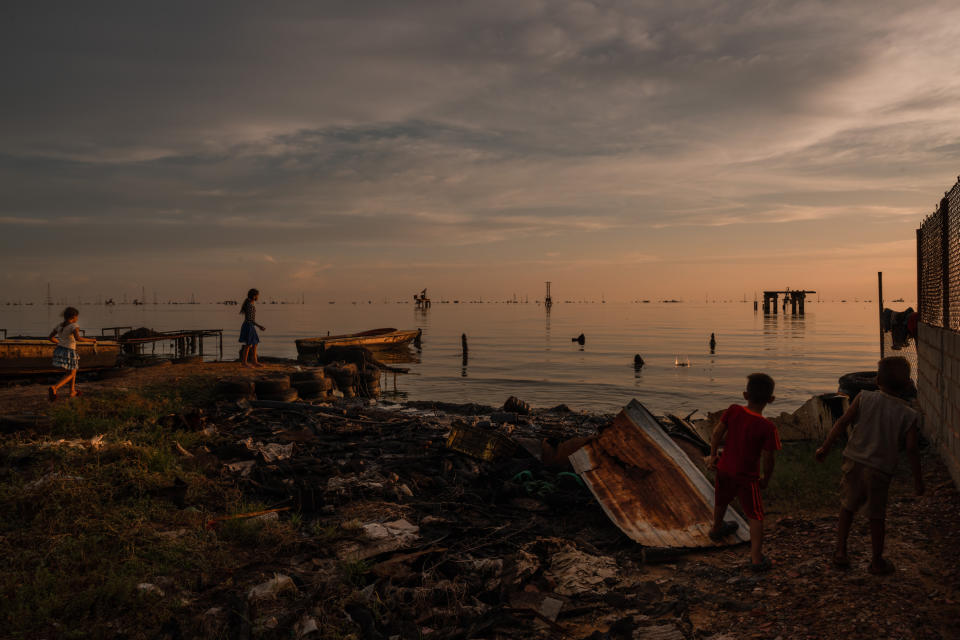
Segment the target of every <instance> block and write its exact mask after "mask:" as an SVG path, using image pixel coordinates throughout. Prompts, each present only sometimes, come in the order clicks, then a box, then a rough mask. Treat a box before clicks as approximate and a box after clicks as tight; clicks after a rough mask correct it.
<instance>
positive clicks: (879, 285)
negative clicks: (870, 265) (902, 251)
mask: <svg viewBox="0 0 960 640" xmlns="http://www.w3.org/2000/svg"><path fill="white" fill-rule="evenodd" d="M877 308H878V309H879V311H880V359H881V360H882V359H883V352H884V345H883V271H877Z"/></svg>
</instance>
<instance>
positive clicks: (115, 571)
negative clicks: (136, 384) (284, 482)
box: [0, 380, 233, 638]
mask: <svg viewBox="0 0 960 640" xmlns="http://www.w3.org/2000/svg"><path fill="white" fill-rule="evenodd" d="M209 386H210V385H208V384H204V383H202V381H200V383H198V381H195V380H190V381H185V382H183V383H181V384H179V385H159V386H155V387H150V388H145V389H142V390H137V391H130V392H127V393H123V392H120V391H111V392H105V393H103V394H98V395H96V396H91V397H83V398H80V399H77V400H74V401H71V402H70V403H64V404H62V405H58V406H55V407H52V409H51V417H52V422H53V427H52V432H51V435H52V436H54V439H56V438H65V439H77V438H79V439H90V438H92V437H94V436H98V435H104V441H105V442H106V443H107V444H106V445H104V446H103V447H100V448H96V449H95V448H70V447H62V446H61V447H57V446H42V445H41V444H38V443H34V442H26V441H21V440H17V439H16V438H9V439H7V440H6V441H4V442H3V443H2V444H0V512H2V513H3V514H4V516H3V517H2V518H0V557H3V558H4V571H3V572H2V573H0V594H3V596H2V597H0V628H3V629H4V634H3V635H4V636H5V637H14V638H33V637H45V636H46V637H53V636H56V637H80V636H85V637H89V636H99V635H104V634H106V635H113V633H111V632H108V629H110V628H115V626H114V627H111V626H112V625H114V624H115V623H114V621H116V620H117V619H119V618H120V617H124V618H125V619H126V620H127V621H129V619H130V617H131V616H133V617H134V618H136V620H137V622H138V623H140V624H142V625H143V628H157V627H159V626H160V625H161V624H162V622H163V620H165V619H166V618H168V617H169V616H170V615H171V613H172V612H173V611H174V610H175V609H176V608H177V607H178V606H180V605H179V604H177V602H178V600H176V599H173V598H165V599H158V598H155V597H151V600H150V606H149V607H143V606H141V605H142V599H143V598H144V597H146V596H144V595H143V594H141V593H140V592H139V591H138V590H137V587H136V585H137V584H139V583H142V582H151V581H154V580H160V579H162V580H164V581H166V582H167V583H168V584H169V585H170V589H172V590H177V589H178V588H179V587H183V588H188V586H189V585H190V584H191V582H192V581H194V580H195V576H196V574H197V573H199V572H203V571H209V570H213V569H215V568H216V567H218V566H221V565H223V564H227V563H229V562H230V561H231V560H232V558H231V557H230V556H231V554H229V553H225V549H224V548H223V543H222V541H221V540H218V539H217V538H216V536H213V535H211V534H209V533H207V532H205V531H204V529H203V526H202V525H203V522H202V518H201V517H200V514H199V512H197V511H196V510H189V509H183V510H181V509H178V508H177V507H176V506H175V505H174V504H173V503H172V502H171V501H170V500H168V499H165V498H164V497H163V495H164V494H163V491H162V489H163V488H164V487H169V486H171V485H172V483H173V481H174V479H175V478H179V479H181V480H182V481H184V482H186V483H187V485H188V495H189V496H193V497H200V496H202V497H203V498H204V499H209V500H212V501H214V502H217V503H221V504H224V503H226V502H228V501H229V500H231V499H232V498H233V496H232V495H229V494H227V492H226V490H225V489H223V488H220V489H219V490H218V489H217V488H216V487H214V486H212V485H211V483H210V482H209V481H208V480H207V479H206V478H205V477H204V476H202V475H200V474H198V473H196V472H193V471H189V470H185V469H183V468H182V467H181V465H180V462H179V457H178V456H177V455H176V454H175V453H174V449H173V446H172V443H173V441H174V440H178V441H179V442H181V443H184V442H186V443H191V444H192V443H196V442H198V441H199V439H200V438H201V437H203V436H202V435H201V434H199V433H198V432H195V431H187V430H185V429H183V428H182V427H181V425H180V424H178V423H177V422H175V421H170V420H169V419H168V416H170V415H175V416H176V415H178V414H179V413H181V412H185V411H188V410H189V409H190V408H191V407H192V406H193V403H195V402H197V401H202V400H203V398H204V393H205V392H204V391H203V389H205V388H208V387H209ZM198 389H200V390H198ZM165 421H166V422H165ZM171 530H172V531H174V533H175V534H176V535H161V534H163V533H164V532H169V531H171Z"/></svg>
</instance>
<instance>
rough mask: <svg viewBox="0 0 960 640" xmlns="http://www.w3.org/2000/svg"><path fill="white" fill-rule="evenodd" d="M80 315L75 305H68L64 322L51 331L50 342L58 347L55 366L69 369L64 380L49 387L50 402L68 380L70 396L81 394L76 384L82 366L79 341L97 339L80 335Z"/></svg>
mask: <svg viewBox="0 0 960 640" xmlns="http://www.w3.org/2000/svg"><path fill="white" fill-rule="evenodd" d="M79 317H80V312H79V311H77V310H76V309H74V308H73V307H67V308H66V309H64V310H63V322H61V323H60V324H58V325H57V326H55V327H54V328H53V331H51V332H50V336H49V339H50V342H52V343H54V344H55V345H57V348H56V349H54V350H53V366H55V367H60V368H61V369H66V370H67V371H69V373H68V374H67V375H66V376H65V377H64V378H63V380H61V381H60V382H58V383H57V384H55V385H53V386H52V387H50V388H49V389H47V395H48V396H49V397H50V402H53V401H54V400H56V399H57V391H59V390H60V387H62V386H63V385H65V384H67V383H68V382H69V383H70V397H71V398H72V397H74V396H78V395H80V392H79V391H77V386H76V384H77V370H78V369H79V368H80V358H78V357H77V343H78V342H94V343H95V342H96V341H97V340H96V338H85V337H84V336H82V335H80V329H79V328H78V327H77V320H78V319H79Z"/></svg>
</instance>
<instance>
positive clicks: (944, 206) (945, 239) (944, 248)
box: [940, 198, 950, 329]
mask: <svg viewBox="0 0 960 640" xmlns="http://www.w3.org/2000/svg"><path fill="white" fill-rule="evenodd" d="M940 233H941V238H940V264H941V266H942V271H941V274H940V282H941V284H940V295H941V296H943V299H942V303H943V328H944V329H949V328H950V235H949V233H950V201H949V200H947V199H946V198H943V199H942V200H940Z"/></svg>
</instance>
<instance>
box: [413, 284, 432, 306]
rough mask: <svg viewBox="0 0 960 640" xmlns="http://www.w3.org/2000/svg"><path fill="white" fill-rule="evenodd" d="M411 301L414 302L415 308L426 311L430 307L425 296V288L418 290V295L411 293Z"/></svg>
mask: <svg viewBox="0 0 960 640" xmlns="http://www.w3.org/2000/svg"><path fill="white" fill-rule="evenodd" d="M413 302H414V304H416V306H417V309H420V310H422V311H426V310H427V309H429V308H430V298H428V297H427V290H426V289H424V290H423V291H421V292H420V295H417V294H413Z"/></svg>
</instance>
